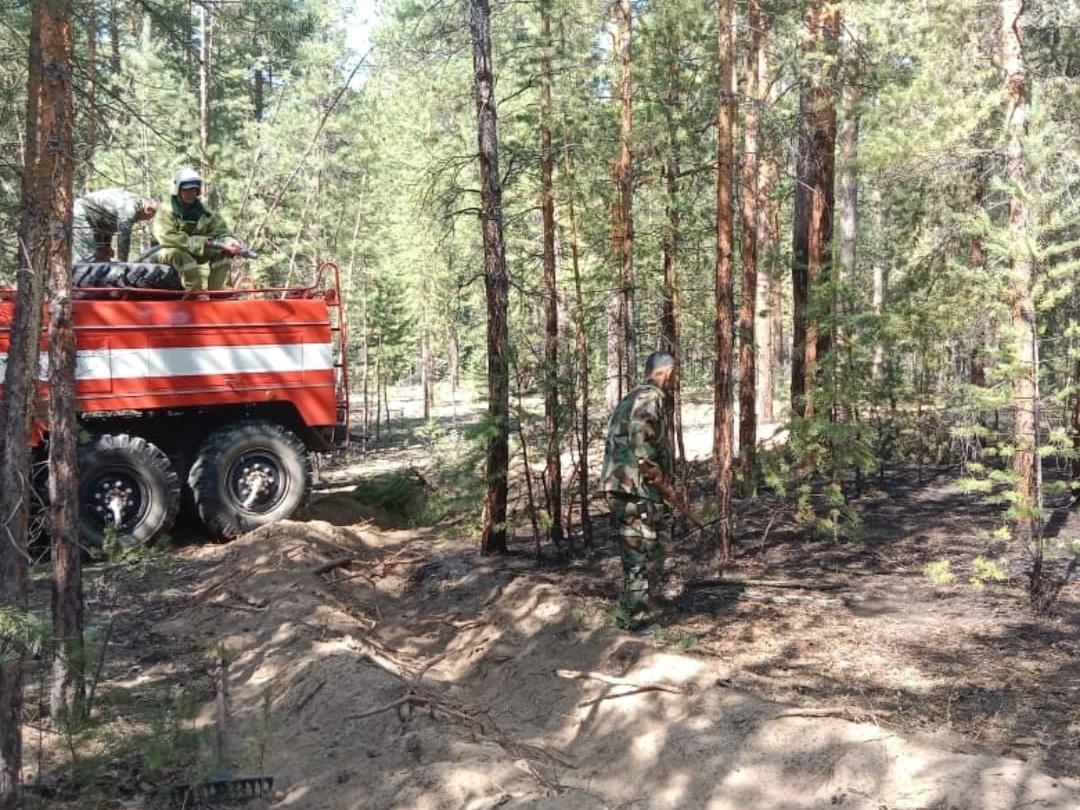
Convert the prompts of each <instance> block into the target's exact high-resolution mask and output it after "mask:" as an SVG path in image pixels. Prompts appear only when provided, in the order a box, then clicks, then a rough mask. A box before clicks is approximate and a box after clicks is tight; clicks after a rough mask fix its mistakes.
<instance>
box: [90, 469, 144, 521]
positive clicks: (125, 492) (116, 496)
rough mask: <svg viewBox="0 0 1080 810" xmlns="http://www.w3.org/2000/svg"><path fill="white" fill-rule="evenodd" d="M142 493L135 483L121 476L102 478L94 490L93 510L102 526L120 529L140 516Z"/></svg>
mask: <svg viewBox="0 0 1080 810" xmlns="http://www.w3.org/2000/svg"><path fill="white" fill-rule="evenodd" d="M141 508H142V493H141V491H140V489H139V487H138V485H137V484H136V482H135V481H133V480H131V479H130V478H127V477H125V476H120V475H109V476H104V477H102V478H100V479H99V480H98V481H97V483H96V484H95V486H94V489H93V503H92V505H91V509H92V510H93V513H94V515H95V516H96V517H97V519H98V520H99V521H100V522H101V525H102V526H108V525H110V524H111V525H112V526H115V527H116V528H117V529H119V528H120V527H121V526H123V525H124V524H125V523H127V522H128V521H130V520H131V519H132V518H134V517H136V516H137V515H138V514H139V510H140V509H141Z"/></svg>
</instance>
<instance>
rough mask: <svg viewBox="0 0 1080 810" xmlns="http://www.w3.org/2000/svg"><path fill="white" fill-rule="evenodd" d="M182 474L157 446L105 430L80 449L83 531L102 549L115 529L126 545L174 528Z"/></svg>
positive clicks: (86, 539) (85, 537) (85, 539)
mask: <svg viewBox="0 0 1080 810" xmlns="http://www.w3.org/2000/svg"><path fill="white" fill-rule="evenodd" d="M179 510H180V478H179V476H177V474H176V470H174V469H173V466H172V463H171V462H170V461H169V458H168V456H166V455H165V454H164V453H163V452H162V451H161V450H159V449H158V448H157V447H156V446H155V445H153V444H151V443H150V442H148V441H146V440H145V439H142V438H139V437H138V436H129V435H128V434H126V433H118V434H100V435H97V436H94V437H93V438H91V439H90V441H89V442H87V443H85V444H83V445H81V446H80V447H79V534H80V536H81V537H82V540H83V542H84V543H86V544H87V545H88V546H91V547H94V548H100V547H101V545H102V544H103V543H104V541H105V537H106V535H107V534H109V533H110V532H113V531H115V533H116V540H117V542H118V543H119V544H120V545H121V546H122V547H124V548H130V547H132V546H137V545H141V544H143V543H145V542H147V541H148V540H150V539H152V538H153V537H154V536H155V535H157V534H160V533H161V532H166V531H168V530H169V529H170V528H172V525H173V521H175V520H176V513H177V512H178V511H179Z"/></svg>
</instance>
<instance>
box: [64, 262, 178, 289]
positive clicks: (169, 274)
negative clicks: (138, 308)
mask: <svg viewBox="0 0 1080 810" xmlns="http://www.w3.org/2000/svg"><path fill="white" fill-rule="evenodd" d="M71 281H72V285H73V286H75V287H76V288H79V289H84V288H87V287H119V288H121V289H128V290H182V289H183V285H182V284H181V283H180V274H179V273H178V272H176V268H175V267H173V266H172V265H168V264H155V263H153V262H79V263H78V264H76V265H75V266H74V267H73V268H72V274H71Z"/></svg>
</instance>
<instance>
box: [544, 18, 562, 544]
mask: <svg viewBox="0 0 1080 810" xmlns="http://www.w3.org/2000/svg"><path fill="white" fill-rule="evenodd" d="M540 38H541V43H540V47H541V54H540V212H541V219H542V221H543V231H544V237H543V240H544V244H543V254H544V255H543V266H544V366H545V369H544V376H545V380H544V430H545V432H546V433H547V463H546V465H545V468H544V482H545V486H546V490H547V513H548V518H549V520H550V522H549V524H548V539H549V540H550V541H551V542H552V543H554V544H555V546H556V548H558V547H560V546H562V542H563V524H562V458H561V450H562V426H561V420H560V416H559V290H558V286H557V280H556V272H555V270H556V265H555V193H554V187H553V181H552V176H553V174H554V170H555V156H554V154H553V152H552V146H551V121H552V110H551V107H552V102H551V0H541V3H540Z"/></svg>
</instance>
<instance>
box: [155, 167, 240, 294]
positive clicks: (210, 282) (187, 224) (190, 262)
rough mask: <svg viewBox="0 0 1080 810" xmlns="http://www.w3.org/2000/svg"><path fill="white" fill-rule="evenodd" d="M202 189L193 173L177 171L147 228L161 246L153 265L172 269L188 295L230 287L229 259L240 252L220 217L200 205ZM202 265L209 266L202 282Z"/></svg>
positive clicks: (201, 184) (197, 174) (200, 182)
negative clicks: (170, 186) (165, 265)
mask: <svg viewBox="0 0 1080 810" xmlns="http://www.w3.org/2000/svg"><path fill="white" fill-rule="evenodd" d="M202 186H203V182H202V177H200V176H199V173H198V172H196V171H195V170H194V169H192V168H189V167H186V166H185V167H184V168H182V169H179V170H177V172H176V174H174V175H173V182H172V196H171V197H170V198H169V201H168V202H167V203H166V204H165V205H163V206H161V207H160V208H159V209H158V211H157V214H156V215H155V216H154V221H153V222H152V223H151V226H150V228H151V230H152V231H153V233H154V240H155V241H156V242H157V243H158V244H160V245H161V249H160V250H159V251H158V252H157V253H156V254H155V256H154V261H158V262H162V263H163V264H171V265H172V266H173V267H175V268H176V270H177V272H178V273H179V274H180V281H181V283H182V284H183V285H184V289H185V290H187V291H188V292H191V293H196V292H200V291H202V290H220V289H223V288H225V287H229V286H232V284H231V283H230V281H231V280H230V279H229V272H230V271H231V270H232V257H233V256H236V255H237V254H238V253H239V252H240V250H241V246H240V243H239V242H238V241H237V240H236V239H235V238H234V237H233V235H232V230H231V229H230V228H229V226H228V225H227V224H226V223H225V219H224V218H223V217H222V216H221V214H218V213H216V212H214V211H211V210H210V209H209V208H207V207H206V206H205V205H203V203H202V200H201V199H200V198H201V197H202ZM204 264H205V265H209V273H208V275H207V277H206V278H205V279H204V278H203V272H202V269H201V268H202V266H203V265H204Z"/></svg>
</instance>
